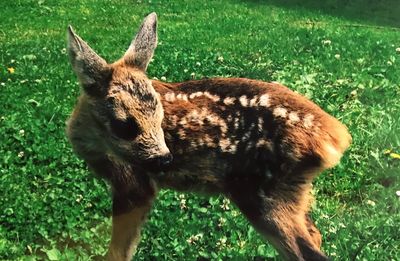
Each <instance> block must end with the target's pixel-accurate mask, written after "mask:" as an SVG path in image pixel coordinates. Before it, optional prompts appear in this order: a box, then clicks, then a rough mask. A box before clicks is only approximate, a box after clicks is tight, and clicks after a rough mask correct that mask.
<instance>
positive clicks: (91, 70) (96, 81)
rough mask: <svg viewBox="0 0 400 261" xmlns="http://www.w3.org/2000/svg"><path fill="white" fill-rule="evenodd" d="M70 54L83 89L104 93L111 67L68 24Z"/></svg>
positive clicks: (89, 91) (91, 92)
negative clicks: (105, 82)
mask: <svg viewBox="0 0 400 261" xmlns="http://www.w3.org/2000/svg"><path fill="white" fill-rule="evenodd" d="M68 54H69V58H70V62H71V64H72V68H73V70H74V72H75V74H76V75H77V76H78V79H79V81H80V83H81V84H82V87H83V89H84V90H85V91H86V92H88V94H99V93H103V92H104V88H105V86H104V84H103V83H104V81H105V79H107V78H109V76H110V74H111V69H110V67H109V66H108V64H107V62H106V61H105V60H104V59H103V58H101V57H100V56H99V55H97V54H96V52H95V51H93V49H92V48H90V46H89V45H88V44H87V43H86V42H85V41H83V40H82V38H80V37H79V36H78V35H77V34H75V32H74V30H73V29H72V27H71V26H68Z"/></svg>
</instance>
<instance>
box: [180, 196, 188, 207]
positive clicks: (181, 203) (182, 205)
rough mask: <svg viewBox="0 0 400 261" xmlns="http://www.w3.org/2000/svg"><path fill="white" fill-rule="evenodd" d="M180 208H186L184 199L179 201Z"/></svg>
mask: <svg viewBox="0 0 400 261" xmlns="http://www.w3.org/2000/svg"><path fill="white" fill-rule="evenodd" d="M180 207H181V209H185V208H187V206H186V199H184V198H182V199H181V201H180Z"/></svg>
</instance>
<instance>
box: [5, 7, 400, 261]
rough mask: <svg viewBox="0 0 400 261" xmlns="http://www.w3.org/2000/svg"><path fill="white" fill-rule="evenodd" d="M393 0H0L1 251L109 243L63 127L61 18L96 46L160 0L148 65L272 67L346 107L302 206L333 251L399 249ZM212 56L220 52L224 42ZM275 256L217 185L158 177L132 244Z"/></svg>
mask: <svg viewBox="0 0 400 261" xmlns="http://www.w3.org/2000/svg"><path fill="white" fill-rule="evenodd" d="M398 10H399V5H398V4H396V1H394V0H392V1H391V0H381V1H373V2H372V1H369V2H368V3H367V4H366V3H364V2H363V1H361V0H354V1H341V0H330V1H324V2H323V3H321V1H311V0H307V1H295V0H285V1H276V0H266V1H244V0H242V1H240V0H227V1H204V2H202V1H194V0H184V1H155V0H152V1H128V0H122V1H117V0H111V1H95V0H84V1H77V0H69V1H66V0H59V1H50V0H39V1H33V0H19V1H18V0H16V1H2V2H1V3H0V17H2V25H1V27H0V50H1V51H0V92H1V95H0V103H1V105H2V106H1V107H0V134H1V135H0V155H1V157H0V206H1V207H0V259H1V260H42V259H48V260H91V259H96V258H98V257H100V256H102V255H104V253H105V252H106V249H107V244H108V242H109V239H110V237H109V230H110V206H111V201H110V195H109V194H110V193H109V190H108V186H107V184H105V183H104V182H103V181H101V180H97V179H93V177H92V176H91V175H90V174H89V172H88V171H87V169H86V167H85V165H84V163H83V162H81V161H80V160H79V159H77V158H76V157H75V156H74V154H73V153H72V150H71V147H70V146H69V144H68V142H67V140H66V138H65V133H64V126H65V123H64V122H65V120H66V119H67V118H68V116H69V114H70V112H71V110H72V107H73V106H74V104H75V101H76V97H77V96H78V93H79V87H78V85H77V83H76V77H75V76H74V75H73V73H72V70H71V68H70V65H69V63H68V59H67V55H66V51H65V47H66V41H65V39H66V27H67V25H68V24H72V25H73V26H74V27H75V29H76V31H77V32H78V33H79V34H80V35H81V36H82V37H83V38H84V39H85V40H87V41H88V42H89V43H90V45H91V46H92V47H93V48H94V49H95V50H97V51H98V53H99V54H101V55H102V56H103V57H104V58H106V59H107V60H108V61H113V60H115V59H118V58H119V57H120V56H121V55H122V54H123V53H124V51H125V50H126V48H127V46H128V45H129V42H130V40H131V37H132V36H133V33H134V32H135V30H136V29H137V27H138V25H139V23H140V21H141V19H142V18H143V17H144V15H145V14H147V13H149V12H151V11H156V12H157V13H158V15H159V46H158V48H157V50H156V54H155V57H154V61H153V62H152V63H151V64H150V67H149V70H148V74H149V76H150V77H157V78H159V79H160V78H162V77H165V78H166V79H167V81H183V80H187V79H190V78H192V77H194V78H197V79H199V78H202V77H212V76H224V77H231V76H240V77H248V78H256V79H261V80H265V81H271V80H273V81H280V82H282V83H284V84H286V85H287V86H289V87H290V88H292V89H294V90H297V91H298V92H300V93H302V94H304V95H306V96H308V97H309V98H311V99H312V100H313V101H315V102H316V103H317V104H319V105H320V106H321V107H323V108H324V109H325V110H326V111H328V112H329V113H331V114H333V115H334V116H336V117H337V118H339V119H340V120H341V121H342V122H344V123H345V124H346V125H347V126H348V127H349V129H350V132H351V133H352V136H353V139H354V142H353V145H352V147H351V149H350V150H349V151H348V153H347V154H346V155H345V157H344V158H343V160H342V163H341V164H340V165H339V166H337V167H336V168H335V169H333V170H330V171H328V172H325V173H323V174H322V175H321V176H320V177H319V178H318V179H317V180H316V182H315V189H314V193H315V196H316V198H317V200H318V201H317V203H316V204H315V206H314V210H313V217H314V219H315V220H316V223H317V225H318V227H319V228H321V230H322V233H323V236H324V244H323V249H324V251H325V252H326V253H327V254H328V255H329V256H331V257H332V258H333V259H334V260H400V244H399V242H400V236H399V233H398V232H399V231H398V224H399V223H400V202H399V196H397V195H396V191H399V190H400V184H399V178H398V175H399V170H400V160H399V159H397V156H396V155H397V154H400V134H399V131H400V98H399V97H400V66H399V64H400V51H396V48H399V47H400V29H399V26H400V18H399V16H398ZM221 57H222V58H221ZM261 257H264V258H266V259H267V260H279V257H277V254H276V252H275V251H274V250H273V249H272V247H271V246H269V245H268V244H267V243H265V242H264V241H263V240H262V239H261V238H260V237H259V236H258V235H257V233H256V232H255V231H254V230H253V229H252V228H251V227H250V226H249V224H248V223H247V222H246V221H245V219H244V218H243V217H241V216H240V214H239V212H238V210H237V209H236V208H235V207H234V206H232V205H231V204H230V203H229V202H227V201H226V200H224V199H223V198H222V197H213V198H210V199H209V198H206V197H201V196H196V195H191V194H178V193H175V192H172V191H163V192H161V193H160V196H159V200H158V201H157V202H156V204H155V206H154V209H153V211H152V212H151V214H150V220H149V222H148V223H147V224H146V225H145V227H144V229H143V233H142V241H141V243H140V245H139V249H138V253H137V256H136V260H208V259H209V260H228V259H232V260H264V259H262V258H261Z"/></svg>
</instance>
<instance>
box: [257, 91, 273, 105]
mask: <svg viewBox="0 0 400 261" xmlns="http://www.w3.org/2000/svg"><path fill="white" fill-rule="evenodd" d="M259 104H260V106H263V107H269V106H270V105H271V103H270V100H269V95H268V94H263V95H261V96H260V101H259Z"/></svg>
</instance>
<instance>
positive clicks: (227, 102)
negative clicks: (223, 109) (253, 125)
mask: <svg viewBox="0 0 400 261" xmlns="http://www.w3.org/2000/svg"><path fill="white" fill-rule="evenodd" d="M235 100H236V99H235V98H233V97H226V98H225V99H224V100H223V103H224V104H225V105H233V104H234V103H235Z"/></svg>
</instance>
